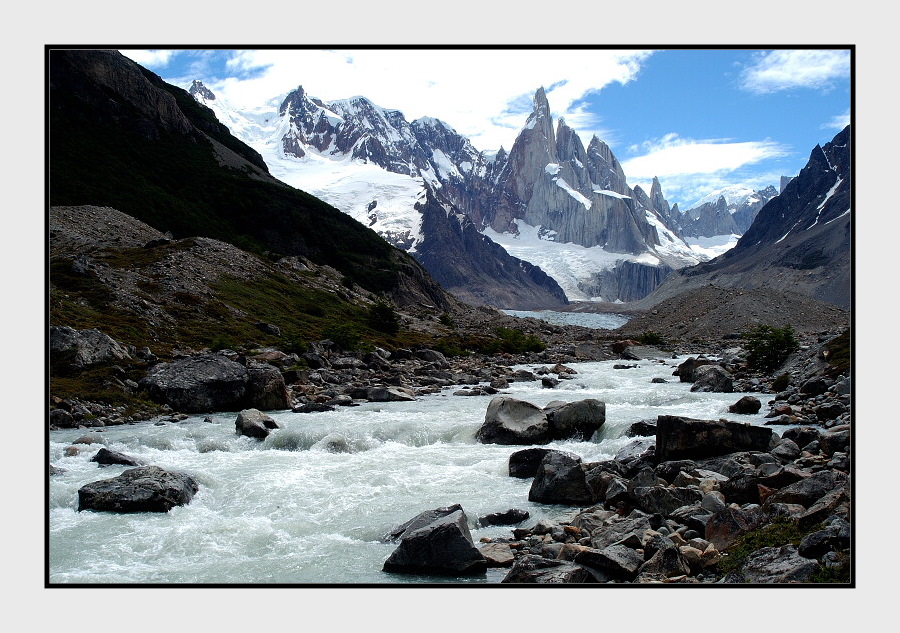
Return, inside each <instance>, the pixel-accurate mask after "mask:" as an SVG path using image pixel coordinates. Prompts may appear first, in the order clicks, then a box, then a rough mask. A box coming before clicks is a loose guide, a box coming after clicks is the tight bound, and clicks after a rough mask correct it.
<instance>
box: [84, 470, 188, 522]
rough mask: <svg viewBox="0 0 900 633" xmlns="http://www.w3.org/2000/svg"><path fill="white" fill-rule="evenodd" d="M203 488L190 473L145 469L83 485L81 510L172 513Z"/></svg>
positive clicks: (126, 472) (127, 471) (129, 471)
mask: <svg viewBox="0 0 900 633" xmlns="http://www.w3.org/2000/svg"><path fill="white" fill-rule="evenodd" d="M199 489H200V487H199V485H198V484H197V482H196V480H194V478H193V477H191V476H190V475H188V474H186V473H178V472H171V471H167V470H163V469H162V468H160V467H158V466H141V467H138V468H132V469H131V470H126V471H125V472H123V473H122V474H121V475H119V476H118V477H113V478H112V479H103V480H101V481H95V482H92V483H89V484H85V485H84V486H82V487H81V488H80V489H79V490H78V510H79V512H80V511H82V510H96V511H101V512H119V513H131V512H168V511H169V510H171V509H172V508H174V507H175V506H180V505H185V504H186V503H188V502H190V500H191V499H193V497H194V495H195V494H196V493H197V491H198V490H199Z"/></svg>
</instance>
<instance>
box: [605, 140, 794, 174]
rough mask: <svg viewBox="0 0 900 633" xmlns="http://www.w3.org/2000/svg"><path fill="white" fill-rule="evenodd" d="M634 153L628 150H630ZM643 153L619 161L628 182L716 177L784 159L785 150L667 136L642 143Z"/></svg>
mask: <svg viewBox="0 0 900 633" xmlns="http://www.w3.org/2000/svg"><path fill="white" fill-rule="evenodd" d="M634 149H637V148H634V147H632V150H634ZM642 149H643V150H644V151H645V152H646V153H645V154H644V155H643V156H638V157H635V158H631V159H628V160H624V161H621V162H622V169H623V170H625V173H626V174H628V175H629V177H630V178H635V179H637V180H641V179H652V178H653V176H658V177H659V178H662V177H664V176H677V175H688V174H716V173H723V172H730V171H734V170H736V169H739V168H740V167H744V166H746V165H751V164H754V163H759V162H761V161H763V160H766V159H769V158H778V157H780V156H785V155H787V153H788V152H787V150H786V149H785V148H783V147H782V146H781V145H779V144H778V143H775V142H773V141H768V140H766V141H745V142H739V143H734V142H729V141H728V140H727V139H710V140H702V141H697V140H692V139H682V138H680V137H679V136H678V135H677V134H667V135H666V136H664V137H662V138H661V139H657V140H655V141H649V142H647V143H644V145H643V146H642Z"/></svg>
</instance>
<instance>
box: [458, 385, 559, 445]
mask: <svg viewBox="0 0 900 633" xmlns="http://www.w3.org/2000/svg"><path fill="white" fill-rule="evenodd" d="M475 436H476V437H477V438H478V441H479V442H482V443H483V444H513V445H516V444H519V445H522V444H526V445H527V444H547V443H549V442H550V439H551V437H550V422H549V421H548V420H547V416H546V415H545V414H544V411H543V410H542V409H541V408H540V407H538V406H537V405H534V404H531V403H530V402H525V401H524V400H518V399H516V398H510V397H508V396H498V397H496V398H494V399H493V400H491V402H490V404H488V408H487V412H486V413H485V415H484V423H483V424H482V425H481V428H479V429H478V432H477V433H476V435H475Z"/></svg>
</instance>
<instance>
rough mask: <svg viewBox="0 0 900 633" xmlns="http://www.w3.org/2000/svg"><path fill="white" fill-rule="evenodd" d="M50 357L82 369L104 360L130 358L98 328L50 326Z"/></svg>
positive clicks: (113, 360) (58, 362) (126, 352)
mask: <svg viewBox="0 0 900 633" xmlns="http://www.w3.org/2000/svg"><path fill="white" fill-rule="evenodd" d="M50 358H51V361H52V362H53V363H54V364H59V365H62V366H66V367H72V368H75V369H83V368H84V367H89V366H91V365H96V364H98V363H104V362H116V361H122V360H130V359H131V356H130V354H129V353H128V351H127V350H126V349H125V348H124V347H123V346H122V345H120V344H119V343H118V342H116V341H115V340H114V339H112V338H110V337H109V336H107V335H106V334H104V333H103V332H101V331H100V330H75V329H73V328H70V327H65V326H53V327H51V328H50Z"/></svg>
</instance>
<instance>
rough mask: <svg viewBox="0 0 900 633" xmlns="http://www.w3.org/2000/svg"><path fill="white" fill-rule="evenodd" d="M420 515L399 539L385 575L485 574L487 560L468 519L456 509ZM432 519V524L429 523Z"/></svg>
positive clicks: (460, 510) (386, 565)
mask: <svg viewBox="0 0 900 633" xmlns="http://www.w3.org/2000/svg"><path fill="white" fill-rule="evenodd" d="M445 510H448V509H447V508H444V509H438V510H437V511H432V513H433V518H432V517H429V516H423V515H419V516H418V517H416V518H415V519H413V520H412V521H411V522H410V523H409V524H408V527H407V528H406V529H405V530H404V531H403V532H402V533H401V534H400V535H399V537H398V538H399V540H400V544H399V545H398V546H397V549H395V550H394V551H393V552H392V553H391V555H390V556H389V557H388V559H387V560H386V561H385V562H384V567H383V568H382V571H385V572H388V573H395V574H419V575H440V576H464V575H472V574H479V573H484V571H485V570H486V569H487V560H486V559H485V557H484V556H483V555H482V554H481V552H480V551H478V548H477V547H475V543H474V542H473V541H472V535H471V533H470V532H469V524H468V519H467V517H466V513H465V512H464V511H463V509H462V508H460V507H459V506H456V507H455V508H454V509H452V511H450V512H447V513H444V511H445ZM429 519H430V520H429Z"/></svg>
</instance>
